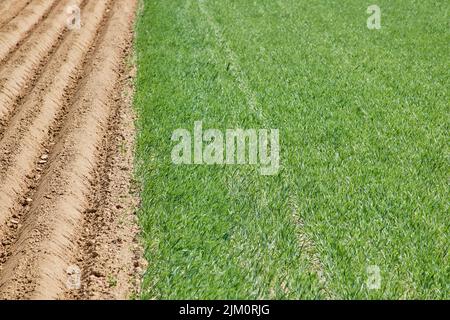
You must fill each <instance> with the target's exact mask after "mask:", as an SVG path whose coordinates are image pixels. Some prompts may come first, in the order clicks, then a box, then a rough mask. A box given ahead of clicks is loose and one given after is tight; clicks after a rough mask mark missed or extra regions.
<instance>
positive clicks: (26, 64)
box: [0, 0, 83, 137]
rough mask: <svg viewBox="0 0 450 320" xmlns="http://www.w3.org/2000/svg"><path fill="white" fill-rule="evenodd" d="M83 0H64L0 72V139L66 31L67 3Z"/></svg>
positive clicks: (79, 2)
mask: <svg viewBox="0 0 450 320" xmlns="http://www.w3.org/2000/svg"><path fill="white" fill-rule="evenodd" d="M82 2H83V1H82V0H65V1H62V2H60V3H59V4H58V6H57V7H56V8H55V10H54V11H53V13H52V14H51V15H49V17H48V18H47V19H46V20H45V21H44V22H43V23H41V24H40V25H39V26H38V27H37V28H36V29H35V32H34V33H33V34H32V35H31V36H30V38H28V39H27V41H25V42H24V44H23V46H21V48H20V49H19V50H18V51H16V52H15V53H14V54H13V55H12V56H11V57H10V59H8V61H7V62H6V63H5V65H4V67H3V69H2V71H0V137H1V136H2V135H3V131H4V130H5V126H6V124H7V122H8V119H9V118H10V116H11V115H12V113H13V112H14V110H16V109H17V108H18V107H17V104H18V103H19V100H20V98H21V97H23V96H24V95H26V93H27V92H28V91H30V90H31V89H32V88H33V80H37V79H36V78H38V76H39V74H40V71H42V70H40V69H44V67H45V64H46V62H48V61H50V59H51V56H52V54H53V53H54V51H55V50H56V49H57V48H58V46H59V45H60V43H61V42H62V40H63V36H64V35H65V32H66V31H67V29H66V27H65V20H66V17H65V15H64V8H65V7H66V6H67V4H68V3H73V4H77V5H80V4H82Z"/></svg>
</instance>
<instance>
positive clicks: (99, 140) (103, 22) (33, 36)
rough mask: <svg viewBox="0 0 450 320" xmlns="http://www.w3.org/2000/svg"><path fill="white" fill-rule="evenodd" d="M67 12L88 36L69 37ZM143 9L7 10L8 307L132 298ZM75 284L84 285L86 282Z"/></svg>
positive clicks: (1, 240)
mask: <svg viewBox="0 0 450 320" xmlns="http://www.w3.org/2000/svg"><path fill="white" fill-rule="evenodd" d="M69 5H77V6H78V7H79V8H80V9H81V28H79V29H73V30H70V28H68V27H67V20H68V17H69V16H68V12H67V10H66V9H67V7H68V6H69ZM136 6H137V4H136V1H135V0H70V1H69V0H67V1H66V0H28V1H26V0H1V1H0V298H2V299H125V298H129V297H130V296H132V295H134V294H136V293H137V290H138V288H139V279H140V273H141V272H142V270H143V269H144V268H145V265H144V262H143V261H142V258H141V257H142V249H141V248H140V245H139V241H138V232H139V230H138V228H137V224H136V217H135V211H136V210H135V209H136V206H137V205H138V200H137V195H136V194H137V191H136V190H135V186H134V183H133V180H132V172H133V167H132V166H133V141H134V127H133V123H134V119H133V111H132V108H131V95H132V79H133V72H134V70H133V67H132V63H131V60H130V56H131V54H132V53H131V49H132V37H133V23H134V18H135V11H136ZM78 280H80V281H79V282H78Z"/></svg>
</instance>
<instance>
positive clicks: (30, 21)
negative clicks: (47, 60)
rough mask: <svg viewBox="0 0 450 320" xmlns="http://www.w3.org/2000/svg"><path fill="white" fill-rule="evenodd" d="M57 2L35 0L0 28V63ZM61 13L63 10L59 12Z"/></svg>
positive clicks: (54, 0)
mask: <svg viewBox="0 0 450 320" xmlns="http://www.w3.org/2000/svg"><path fill="white" fill-rule="evenodd" d="M58 3H59V1H56V0H35V1H33V2H32V3H31V4H30V5H29V6H27V7H26V8H25V9H23V10H22V11H21V12H20V14H19V15H18V16H16V17H15V18H14V19H12V20H11V21H9V22H8V23H7V24H5V25H4V26H3V27H2V29H1V30H0V64H1V63H2V62H3V61H5V60H6V59H5V58H6V57H7V56H8V55H9V54H10V53H11V52H12V51H13V50H14V49H15V48H17V47H18V46H19V44H20V43H21V42H22V41H23V40H24V39H25V38H26V37H27V36H28V35H29V34H31V31H32V30H33V28H34V27H35V26H36V25H38V23H39V22H40V21H41V20H43V19H45V18H46V17H47V15H48V14H49V13H50V12H51V11H52V9H53V8H54V7H55V6H56V5H57V4H58ZM61 13H63V12H61Z"/></svg>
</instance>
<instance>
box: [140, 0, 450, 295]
mask: <svg viewBox="0 0 450 320" xmlns="http://www.w3.org/2000/svg"><path fill="white" fill-rule="evenodd" d="M371 4H373V3H369V2H367V1H360V0H353V1H345V2H343V1H336V2H332V1H325V0H314V1H306V0H279V1H275V0H258V1H249V0H234V1H231V0H226V1H225V0H203V1H202V0H185V1H181V0H180V1H175V0H173V1H172V0H171V1H165V0H160V1H156V0H146V1H144V2H143V8H142V9H141V11H140V13H139V17H138V22H137V26H136V32H137V39H136V43H135V47H136V54H137V65H138V76H137V79H136V88H137V92H136V95H135V108H136V110H137V113H138V116H139V119H138V138H137V139H138V140H137V150H136V152H137V168H138V169H137V177H138V179H139V181H140V182H141V183H142V209H141V210H140V222H141V226H142V229H143V240H144V243H145V246H146V258H147V259H148V262H149V267H148V270H147V272H146V273H145V277H144V284H143V291H142V298H145V299H170V298H177V299H197V298H204V299H217V298H221V299H271V298H274V299H315V298H317V299H328V298H343V299H355V298H357V299H360V298H370V299H378V298H387V299H399V298H406V299H410V298H425V299H430V298H437V299H448V298H450V259H449V254H448V248H449V239H448V237H449V225H450V219H449V208H448V205H449V199H450V197H449V181H450V179H449V178H450V167H449V119H450V117H449V111H450V110H449V109H450V108H449V101H450V95H449V88H450V81H449V70H450V51H449V44H450V31H449V30H450V19H449V18H450V4H449V2H448V1H444V0H442V1H387V0H379V1H377V3H376V4H377V5H378V6H379V7H380V8H381V12H382V16H381V17H382V20H381V26H382V28H381V29H380V30H369V29H368V28H367V26H366V20H367V18H368V16H369V14H367V12H366V9H367V7H368V6H369V5H371ZM195 121H202V122H203V127H204V128H216V129H219V130H221V131H225V130H226V129H233V128H244V129H250V128H254V129H263V128H269V129H270V128H275V129H279V132H280V147H281V153H280V156H281V168H280V171H279V173H278V174H277V175H273V176H263V175H261V174H260V172H259V168H258V166H255V165H175V164H173V163H172V160H171V151H172V148H173V147H174V145H175V143H174V142H173V141H171V136H172V132H173V131H174V130H175V129H177V128H186V129H188V130H190V131H192V130H193V126H194V122H195ZM373 265H375V266H378V267H379V269H380V275H381V282H380V284H381V286H380V288H379V289H373V290H369V288H368V287H367V285H366V281H367V279H368V273H367V268H368V267H369V266H373Z"/></svg>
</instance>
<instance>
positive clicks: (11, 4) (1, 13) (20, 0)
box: [0, 0, 31, 28]
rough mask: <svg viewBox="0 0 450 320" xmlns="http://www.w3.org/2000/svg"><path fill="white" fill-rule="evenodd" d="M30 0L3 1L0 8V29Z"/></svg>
mask: <svg viewBox="0 0 450 320" xmlns="http://www.w3.org/2000/svg"><path fill="white" fill-rule="evenodd" d="M30 2H31V0H9V1H8V0H4V1H3V2H2V4H1V6H0V28H1V27H2V26H3V25H4V24H6V23H8V22H9V21H11V20H12V19H14V18H15V17H16V15H17V14H19V12H20V11H21V10H22V9H24V8H25V7H26V6H27V5H29V4H30Z"/></svg>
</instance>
